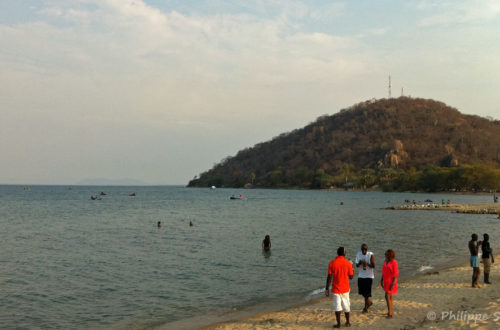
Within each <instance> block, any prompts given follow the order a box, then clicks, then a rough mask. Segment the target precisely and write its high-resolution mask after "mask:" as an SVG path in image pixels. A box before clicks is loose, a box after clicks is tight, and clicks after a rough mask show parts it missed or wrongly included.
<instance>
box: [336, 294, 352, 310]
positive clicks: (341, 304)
mask: <svg viewBox="0 0 500 330" xmlns="http://www.w3.org/2000/svg"><path fill="white" fill-rule="evenodd" d="M333 310H334V311H335V312H342V310H344V312H346V313H349V312H350V311H351V301H350V300H349V292H346V293H334V294H333Z"/></svg>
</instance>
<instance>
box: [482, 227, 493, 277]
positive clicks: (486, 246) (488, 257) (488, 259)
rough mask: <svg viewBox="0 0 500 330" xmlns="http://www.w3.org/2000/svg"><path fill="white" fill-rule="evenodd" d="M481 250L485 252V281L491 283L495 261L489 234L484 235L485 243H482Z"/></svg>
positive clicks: (483, 257) (483, 256)
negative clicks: (491, 271) (491, 273)
mask: <svg viewBox="0 0 500 330" xmlns="http://www.w3.org/2000/svg"><path fill="white" fill-rule="evenodd" d="M481 251H482V252H483V255H482V259H483V267H484V270H483V271H484V283H485V284H491V282H490V269H491V264H492V263H494V262H495V259H494V258H493V251H492V250H491V247H490V236H489V235H488V234H484V235H483V244H481Z"/></svg>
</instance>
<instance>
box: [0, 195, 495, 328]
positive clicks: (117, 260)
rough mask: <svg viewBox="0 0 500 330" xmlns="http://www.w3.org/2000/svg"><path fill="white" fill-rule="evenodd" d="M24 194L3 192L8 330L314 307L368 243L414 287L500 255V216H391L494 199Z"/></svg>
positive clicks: (0, 317) (2, 306) (205, 318)
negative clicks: (479, 244) (473, 248)
mask: <svg viewBox="0 0 500 330" xmlns="http://www.w3.org/2000/svg"><path fill="white" fill-rule="evenodd" d="M23 188H24V187H23V186H0V228H1V240H0V296H1V299H0V328H18V329H23V328H24V329H31V328H43V329H46V328H61V329H67V328H81V329H88V328H92V329H103V328H113V329H124V328H151V327H156V326H162V327H167V328H169V327H172V328H174V327H175V328H177V327H180V326H187V327H189V326H195V325H198V324H206V323H207V322H211V321H214V320H219V319H223V318H225V317H232V316H234V315H236V314H235V313H236V312H238V311H246V310H258V308H259V306H260V307H261V308H266V309H267V308H270V306H274V307H275V308H277V307H280V306H283V305H286V304H290V303H295V304H298V303H302V302H304V301H306V299H308V298H309V297H310V296H311V293H312V292H313V291H314V290H317V289H320V288H322V287H323V286H324V283H325V278H326V269H327V265H328V261H329V260H330V259H332V258H333V257H334V256H335V251H336V249H337V247H338V246H339V245H343V246H345V247H346V248H347V253H348V257H350V258H354V257H355V254H356V252H357V251H358V249H359V246H360V245H361V243H363V242H366V243H367V244H368V245H369V246H370V249H371V250H373V252H374V253H375V256H376V261H377V262H378V265H379V266H378V267H377V269H378V271H377V273H380V265H381V261H382V259H383V258H382V256H383V252H384V251H385V250H386V249H387V248H393V249H394V250H395V251H396V253H397V259H398V262H399V265H400V268H401V272H402V275H403V276H409V275H412V274H415V273H417V272H418V269H419V268H420V267H421V266H432V267H436V268H439V267H444V266H447V265H452V264H453V265H454V264H457V263H464V262H467V260H468V251H467V241H468V239H469V237H470V234H471V233H472V232H476V233H478V234H482V233H484V232H488V233H489V234H490V237H491V241H492V246H493V248H494V249H498V247H500V244H498V242H500V229H499V226H498V224H499V220H498V219H496V217H495V216H494V215H466V214H456V213H447V212H428V211H393V210H383V209H381V208H383V207H385V206H388V205H394V204H402V203H403V201H404V200H405V199H410V200H416V201H424V200H425V199H428V198H430V199H432V200H435V201H437V202H440V201H441V199H451V201H452V202H458V203H483V202H484V203H486V202H488V203H489V202H491V201H492V197H491V196H487V195H475V196H472V195H451V194H442V195H439V194H411V193H373V192H372V193H363V192H324V191H293V190H257V189H255V190H237V189H215V190H210V189H186V188H183V187H82V186H79V187H72V188H71V189H69V187H67V186H66V187H65V186H32V187H31V190H29V191H25V190H24V189H23ZM100 191H104V192H105V193H106V195H105V196H103V198H102V200H96V201H92V200H90V198H89V197H90V195H91V194H95V193H97V192H100ZM131 191H134V192H135V193H136V196H135V197H130V196H129V193H130V192H131ZM232 194H242V195H243V200H229V196H231V195H232ZM340 202H344V205H340ZM159 220H161V221H162V222H163V226H162V227H161V228H157V226H156V223H157V221H159ZM189 221H192V222H193V223H194V226H193V227H190V226H189ZM266 234H269V235H270V236H271V239H272V245H273V249H272V253H271V254H270V255H268V254H263V253H262V251H261V242H262V239H263V238H264V236H265V235H266ZM497 251H498V250H497ZM174 321H177V323H171V322H174ZM179 321H181V322H180V323H179Z"/></svg>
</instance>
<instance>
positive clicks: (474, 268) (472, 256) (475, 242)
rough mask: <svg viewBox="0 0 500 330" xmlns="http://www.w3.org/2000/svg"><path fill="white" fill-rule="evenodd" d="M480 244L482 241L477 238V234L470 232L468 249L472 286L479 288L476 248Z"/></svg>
mask: <svg viewBox="0 0 500 330" xmlns="http://www.w3.org/2000/svg"><path fill="white" fill-rule="evenodd" d="M481 244H482V242H481V241H478V240H477V234H472V239H471V240H470V241H469V251H470V266H471V267H472V287H473V288H480V286H479V284H478V283H477V281H478V279H479V274H480V273H481V270H480V269H479V257H478V250H479V246H480V245H481Z"/></svg>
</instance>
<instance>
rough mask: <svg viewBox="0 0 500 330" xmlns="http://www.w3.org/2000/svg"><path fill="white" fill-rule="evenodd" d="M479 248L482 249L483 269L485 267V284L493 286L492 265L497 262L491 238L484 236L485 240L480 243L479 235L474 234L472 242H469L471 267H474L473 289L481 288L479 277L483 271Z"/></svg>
mask: <svg viewBox="0 0 500 330" xmlns="http://www.w3.org/2000/svg"><path fill="white" fill-rule="evenodd" d="M479 247H481V252H482V255H481V257H482V259H483V267H484V284H491V282H490V269H491V264H492V263H494V262H495V259H494V257H493V251H492V249H491V246H490V236H489V235H488V234H484V235H483V240H482V241H478V236H477V234H472V237H471V240H470V241H469V251H470V266H471V267H472V287H473V288H480V287H481V286H479V283H478V281H479V275H480V273H481V270H480V269H479Z"/></svg>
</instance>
